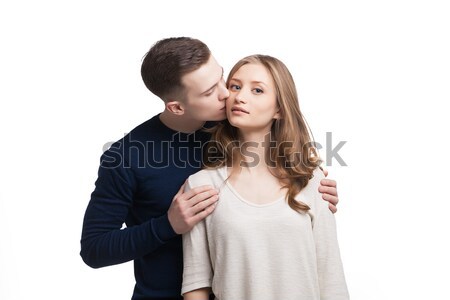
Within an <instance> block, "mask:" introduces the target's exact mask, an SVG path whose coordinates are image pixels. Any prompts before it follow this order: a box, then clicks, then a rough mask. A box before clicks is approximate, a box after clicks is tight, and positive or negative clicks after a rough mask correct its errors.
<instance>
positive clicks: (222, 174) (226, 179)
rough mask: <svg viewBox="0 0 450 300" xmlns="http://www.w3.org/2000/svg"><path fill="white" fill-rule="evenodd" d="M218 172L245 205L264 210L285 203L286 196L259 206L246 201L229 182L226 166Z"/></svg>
mask: <svg viewBox="0 0 450 300" xmlns="http://www.w3.org/2000/svg"><path fill="white" fill-rule="evenodd" d="M218 172H219V174H220V176H221V177H222V178H223V180H224V181H225V185H226V187H227V188H228V189H229V190H230V191H231V192H232V193H233V194H234V195H235V196H236V198H238V199H239V200H240V201H242V202H243V203H245V204H247V205H249V206H253V207H256V208H264V207H269V206H273V205H276V204H278V203H279V202H281V201H283V200H284V199H285V196H281V197H279V198H277V199H275V200H273V201H271V202H268V203H264V204H258V203H254V202H252V201H249V200H247V199H245V197H243V196H242V195H241V194H240V193H239V192H238V191H237V190H236V189H235V188H234V187H233V185H232V184H231V183H230V182H229V181H228V168H227V167H226V166H224V167H221V168H219V169H218Z"/></svg>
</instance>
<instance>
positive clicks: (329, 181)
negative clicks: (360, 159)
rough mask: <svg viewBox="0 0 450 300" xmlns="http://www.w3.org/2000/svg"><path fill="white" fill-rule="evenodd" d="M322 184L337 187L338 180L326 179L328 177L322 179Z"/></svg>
mask: <svg viewBox="0 0 450 300" xmlns="http://www.w3.org/2000/svg"><path fill="white" fill-rule="evenodd" d="M320 184H321V185H323V186H331V187H336V186H337V183H336V180H333V179H326V178H325V179H322V180H321V181H320Z"/></svg>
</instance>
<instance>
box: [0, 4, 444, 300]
mask: <svg viewBox="0 0 450 300" xmlns="http://www.w3.org/2000/svg"><path fill="white" fill-rule="evenodd" d="M241 2H242V3H241ZM294 2H295V1H281V0H279V1H273V2H267V1H262V0H259V1H221V2H220V3H219V2H214V1H192V0H191V1H164V2H163V1H158V2H155V1H128V2H125V1H2V2H1V4H0V32H1V36H0V38H1V45H0V86H1V88H0V98H1V106H0V125H1V126H0V130H1V136H0V138H1V140H0V143H1V147H0V163H1V166H0V172H1V173H0V176H1V178H0V179H1V181H0V299H2V300H3V299H5V300H13V299H88V300H89V299H129V298H130V297H131V294H132V289H133V283H134V278H133V269H132V263H127V264H123V265H119V266H113V267H107V268H103V269H97V270H94V269H90V268H89V267H88V266H86V265H85V264H84V263H83V262H82V260H81V258H80V256H79V250H80V245H79V239H80V235H81V226H82V219H83V214H84V210H85V208H86V205H87V203H88V201H89V198H90V193H91V192H92V190H93V188H94V181H95V179H96V173H97V168H98V163H99V158H100V154H101V153H102V147H103V145H104V144H105V143H107V142H109V141H115V140H117V139H119V138H121V137H122V136H123V135H124V134H125V133H127V132H129V130H131V129H132V128H133V127H135V126H136V125H138V124H140V123H142V122H143V121H145V120H147V119H148V118H150V117H151V116H153V115H154V114H156V113H158V112H159V111H161V109H162V108H163V106H162V102H161V101H160V100H159V99H157V98H156V97H155V96H153V95H152V94H151V93H150V92H148V91H147V90H146V88H145V86H144V84H143V83H142V80H141V78H140V64H141V59H142V57H143V56H144V54H145V53H146V52H147V50H148V49H149V47H150V46H151V45H152V44H153V43H154V42H156V41H157V40H159V39H161V38H165V37H170V36H193V37H196V38H199V39H201V40H203V41H204V42H205V43H207V44H208V45H209V46H210V48H211V50H212V51H213V53H214V55H215V57H216V58H217V59H218V61H219V62H220V63H221V64H222V65H223V66H224V68H225V72H226V73H227V72H228V71H229V70H230V68H231V66H232V65H233V63H234V62H236V61H237V60H238V59H240V58H242V57H243V56H246V55H249V54H254V53H264V54H270V55H273V56H276V57H278V58H280V59H281V60H283V61H284V62H285V63H286V65H287V66H288V67H289V68H290V70H291V72H292V74H293V75H294V78H295V80H296V83H297V87H298V90H299V93H300V106H301V108H302V109H303V112H304V114H305V115H306V118H307V120H308V121H309V124H310V126H311V128H312V130H313V132H314V135H315V138H316V140H317V141H318V142H320V143H322V144H325V136H326V135H325V134H326V132H332V133H333V145H332V147H334V146H335V145H337V143H338V142H339V141H347V143H346V144H345V145H344V146H343V148H342V150H341V151H339V154H340V155H341V157H342V158H343V159H344V160H345V162H346V163H347V164H348V166H347V167H343V166H340V165H339V164H337V162H336V161H335V160H334V161H333V165H332V166H328V167H327V169H328V170H329V171H330V175H329V177H330V178H333V179H336V180H337V182H338V186H339V189H338V191H339V195H340V200H341V202H340V204H339V212H338V213H337V215H336V218H337V222H338V233H339V242H340V246H341V251H342V258H343V261H344V267H345V272H346V277H347V282H348V286H349V290H350V293H351V296H352V299H354V300H372V299H377V300H378V299H382V300H388V299H396V300H397V299H450V291H449V289H448V279H449V270H450V262H449V258H448V257H449V255H448V253H450V246H449V243H448V240H449V238H448V236H449V235H448V233H447V231H448V229H449V228H450V221H449V219H450V218H449V212H450V205H449V200H450V197H449V194H450V192H449V190H448V179H449V177H448V175H447V174H448V170H449V167H450V165H449V155H448V150H449V141H448V134H447V133H446V130H447V129H448V128H449V125H450V122H449V116H448V113H449V111H450V110H449V108H448V107H449V106H448V104H447V103H448V102H449V101H450V92H449V84H450V59H449V57H450V55H449V53H450V33H449V28H450V18H449V15H450V10H449V8H448V6H447V4H446V3H445V2H446V1H398V0H390V1H385V0H378V1H347V0H345V1H300V2H298V1H297V4H296V6H294V4H293V3H294ZM163 3H164V4H163ZM321 154H322V156H324V155H326V152H324V151H322V152H321ZM167 184H170V182H168V183H167ZM299 280H301V279H299Z"/></svg>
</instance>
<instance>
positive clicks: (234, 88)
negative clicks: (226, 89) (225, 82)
mask: <svg viewBox="0 0 450 300" xmlns="http://www.w3.org/2000/svg"><path fill="white" fill-rule="evenodd" d="M230 89H231V90H234V91H237V90H240V89H241V87H240V86H238V85H236V84H231V85H230Z"/></svg>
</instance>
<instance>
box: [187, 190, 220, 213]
mask: <svg viewBox="0 0 450 300" xmlns="http://www.w3.org/2000/svg"><path fill="white" fill-rule="evenodd" d="M217 200H219V196H218V195H212V196H211V197H209V198H208V199H205V200H203V201H200V202H198V203H197V204H196V205H194V206H193V207H192V213H193V214H194V215H195V214H198V213H199V212H201V211H202V210H204V209H206V208H207V207H209V206H210V205H212V204H214V203H216V202H217Z"/></svg>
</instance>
